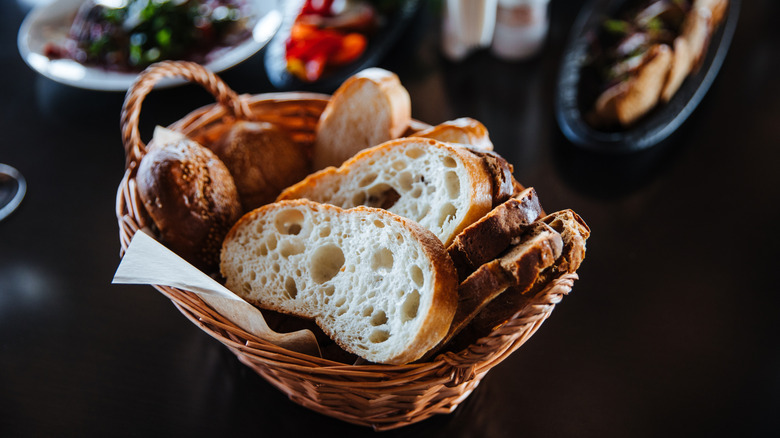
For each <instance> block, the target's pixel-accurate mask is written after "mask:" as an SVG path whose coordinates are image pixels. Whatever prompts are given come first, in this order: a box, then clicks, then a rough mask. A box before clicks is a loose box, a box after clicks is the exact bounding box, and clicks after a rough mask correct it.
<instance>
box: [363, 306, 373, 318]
mask: <svg viewBox="0 0 780 438" xmlns="http://www.w3.org/2000/svg"><path fill="white" fill-rule="evenodd" d="M372 313H374V306H367V307H366V308H364V309H363V316H365V317H369V316H371V314H372Z"/></svg>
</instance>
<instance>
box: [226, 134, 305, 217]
mask: <svg viewBox="0 0 780 438" xmlns="http://www.w3.org/2000/svg"><path fill="white" fill-rule="evenodd" d="M211 149H212V150H213V151H214V153H216V154H217V156H219V158H220V159H221V160H222V162H223V163H225V166H227V168H228V170H229V171H230V174H231V175H233V180H234V181H235V183H236V188H237V189H238V195H239V198H240V200H241V205H242V207H243V208H244V211H251V210H254V209H255V208H257V207H260V206H262V205H265V204H268V203H271V202H273V201H274V200H275V199H276V197H277V196H278V195H279V193H281V191H282V190H283V189H285V188H287V187H289V186H291V185H292V184H295V183H297V182H298V181H300V180H302V179H303V178H305V177H306V176H307V175H308V174H309V171H310V167H311V164H310V160H309V158H308V156H307V153H306V150H305V149H304V148H303V146H301V145H299V144H298V143H296V142H294V141H293V140H292V138H290V136H289V135H288V134H287V132H285V131H284V130H282V129H280V128H278V127H277V126H276V125H274V124H271V123H266V122H250V121H238V122H236V123H235V124H234V125H233V126H232V127H231V128H230V129H229V130H228V131H227V132H225V134H223V135H222V137H220V139H219V140H218V141H217V142H215V143H214V144H213V145H212V146H211Z"/></svg>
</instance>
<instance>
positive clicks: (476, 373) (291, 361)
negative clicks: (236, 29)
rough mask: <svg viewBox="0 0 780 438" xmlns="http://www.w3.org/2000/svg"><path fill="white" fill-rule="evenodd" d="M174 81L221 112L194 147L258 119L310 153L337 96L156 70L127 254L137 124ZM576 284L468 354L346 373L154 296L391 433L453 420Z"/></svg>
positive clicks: (304, 399) (123, 192) (179, 299)
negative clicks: (442, 418)
mask: <svg viewBox="0 0 780 438" xmlns="http://www.w3.org/2000/svg"><path fill="white" fill-rule="evenodd" d="M167 77H183V78H185V79H187V80H189V81H192V82H195V83H198V84H200V85H202V86H203V87H204V88H205V89H206V90H208V91H209V92H210V93H211V94H213V95H214V97H215V98H216V101H217V102H218V103H217V104H213V105H209V106H206V107H203V108H200V109H197V110H195V111H193V112H192V113H190V114H188V115H187V116H185V117H184V118H182V119H180V120H179V121H177V122H176V123H174V124H173V125H171V126H170V128H171V129H174V130H177V131H180V132H183V133H184V134H187V135H190V136H194V137H195V136H206V137H207V136H208V132H209V130H210V129H218V128H219V127H220V126H221V125H223V124H225V123H229V122H230V121H231V120H235V119H249V120H263V121H269V122H272V123H276V124H278V125H279V126H281V127H283V128H284V129H286V130H287V131H288V132H290V133H291V135H292V137H293V139H294V140H295V141H297V142H301V143H305V144H311V143H312V141H313V138H314V130H315V127H316V124H317V120H318V118H319V115H320V113H321V112H322V111H323V109H324V108H325V105H326V104H327V102H328V96H326V95H321V94H314V93H268V94H259V95H251V96H250V95H238V94H236V93H235V92H234V91H232V90H231V89H230V88H229V87H227V86H226V85H225V84H224V83H223V82H222V81H221V80H220V79H219V78H218V77H216V76H215V75H214V74H213V73H211V72H210V71H208V70H206V69H204V68H203V67H201V66H199V65H197V64H194V63H188V62H170V61H166V62H162V63H158V64H155V65H153V66H151V67H149V68H148V69H147V70H145V71H144V72H143V73H142V74H141V75H140V76H139V78H138V80H137V81H136V83H135V84H134V85H133V87H131V88H130V90H128V92H127V95H126V97H125V104H124V106H123V109H122V115H121V129H122V139H123V143H124V147H125V152H126V157H127V167H126V172H125V175H124V178H123V179H122V182H121V184H120V186H119V189H118V192H117V198H116V215H117V220H118V222H119V238H120V243H121V250H122V254H123V253H124V251H125V250H126V249H127V247H128V245H129V244H130V240H131V239H132V237H133V235H134V234H135V232H136V231H138V230H140V229H142V228H147V229H149V228H150V226H151V222H150V220H149V218H148V216H147V215H146V211H145V209H144V206H143V203H142V202H141V200H140V198H139V195H138V191H137V186H136V183H135V175H136V170H137V168H138V164H139V162H140V160H141V159H142V158H143V156H144V154H145V153H146V148H145V145H144V143H143V142H142V141H141V139H140V132H139V130H138V120H139V115H140V111H141V105H142V102H143V99H144V97H146V95H147V94H148V93H149V92H150V91H151V90H152V89H153V88H154V85H155V84H156V83H157V82H158V81H159V80H160V79H162V78H167ZM576 278H577V276H576V274H567V275H563V276H561V277H559V278H556V279H555V280H553V281H551V282H550V284H549V285H547V287H545V288H544V290H542V291H541V292H539V293H538V294H537V295H536V296H534V297H531V298H530V300H529V301H528V304H527V305H526V306H525V307H524V308H523V309H521V310H520V311H519V312H518V313H517V314H515V315H514V317H513V318H512V319H511V320H510V321H509V322H507V323H506V324H504V325H503V326H501V327H500V328H498V329H496V330H494V331H493V332H492V333H491V334H490V335H488V336H486V337H484V338H482V339H480V340H479V341H477V342H476V343H474V344H472V345H471V346H469V347H468V348H466V349H464V350H463V351H460V352H457V353H453V352H447V353H444V354H441V355H438V356H437V357H435V358H434V359H433V360H432V361H430V362H424V363H413V364H407V365H378V364H365V365H346V364H343V363H339V362H334V361H331V360H327V359H322V358H319V357H314V356H309V355H306V354H302V353H297V352H292V351H289V350H286V349H284V348H281V347H278V346H276V345H273V344H271V343H269V342H266V341H264V340H262V339H259V338H257V337H255V336H253V335H251V334H249V333H247V332H245V331H244V330H243V329H241V328H239V327H237V326H235V325H234V324H233V323H231V322H230V321H228V320H227V319H225V318H224V317H222V316H221V315H220V314H218V313H217V312H215V311H214V310H213V309H211V308H210V307H209V306H207V305H206V304H205V303H204V302H203V301H201V300H200V299H199V298H198V296H197V295H196V294H194V293H192V292H189V291H186V290H181V289H176V288H172V287H168V286H157V285H156V286H155V288H156V289H157V290H159V291H160V292H161V293H163V294H164V295H165V296H167V297H168V298H169V299H170V300H171V301H172V302H173V304H174V305H175V306H176V307H177V308H178V310H179V311H180V312H181V313H182V314H183V315H184V316H186V317H187V318H188V319H189V320H190V321H191V322H192V323H193V324H195V325H196V326H198V327H200V328H201V329H202V330H203V331H204V332H206V333H208V334H209V335H211V336H212V337H213V338H215V339H217V340H218V341H220V342H221V343H222V344H224V345H225V346H226V347H227V348H229V349H230V350H231V351H232V352H233V353H234V354H235V355H236V356H237V357H238V359H239V360H240V361H241V362H242V363H244V364H245V365H246V366H248V367H250V368H251V369H253V370H254V371H255V372H257V373H258V374H259V375H260V376H262V377H263V378H265V379H266V380H268V381H269V382H270V383H271V384H272V385H273V386H275V387H276V388H278V389H279V390H280V391H282V392H283V393H284V394H286V395H287V396H288V398H289V399H290V400H292V401H293V402H295V403H298V404H300V405H302V406H305V407H307V408H309V409H311V410H314V411H317V412H320V413H323V414H325V415H329V416H331V417H335V418H338V419H341V420H343V421H347V422H350V423H354V424H359V425H364V426H370V427H373V428H374V429H376V430H386V429H393V428H397V427H401V426H404V425H408V424H412V423H415V422H418V421H421V420H423V419H426V418H428V417H430V416H432V415H434V414H439V413H450V412H452V411H453V410H454V409H455V408H456V407H457V406H458V405H459V404H460V403H461V402H462V401H463V400H465V399H466V397H468V396H469V394H471V392H472V391H473V390H474V389H475V388H476V386H477V385H478V384H479V382H480V380H481V379H482V378H483V377H484V376H485V374H486V373H487V372H488V371H489V370H490V369H491V368H493V367H494V366H496V365H498V364H499V363H501V362H502V361H503V360H504V359H505V358H506V357H507V356H509V355H510V354H511V353H512V352H514V351H515V350H517V349H518V348H519V347H520V346H521V345H522V344H523V343H525V341H526V340H528V338H530V337H531V336H532V335H533V334H534V333H535V332H536V330H537V329H539V327H540V326H541V324H542V323H543V322H544V320H545V319H546V318H547V317H548V316H549V315H550V313H551V312H552V310H553V309H554V307H555V305H556V304H557V303H558V302H560V301H561V299H562V298H563V296H564V295H566V294H568V293H569V291H570V290H571V288H572V286H573V283H574V280H575V279H576Z"/></svg>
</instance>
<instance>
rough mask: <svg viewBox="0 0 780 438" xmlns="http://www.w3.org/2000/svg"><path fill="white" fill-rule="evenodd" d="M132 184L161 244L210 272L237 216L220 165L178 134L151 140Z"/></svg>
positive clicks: (233, 194)
mask: <svg viewBox="0 0 780 438" xmlns="http://www.w3.org/2000/svg"><path fill="white" fill-rule="evenodd" d="M136 182H137V184H138V194H139V196H140V198H141V200H142V201H143V204H144V207H146V211H147V212H148V213H149V216H151V218H152V221H153V222H154V224H155V226H156V227H157V229H158V230H159V237H160V240H161V242H162V243H163V244H165V245H166V246H168V248H170V249H171V250H172V251H173V252H175V253H177V254H178V255H179V256H181V257H182V258H184V259H185V260H187V261H189V262H190V263H192V264H193V265H194V266H195V267H197V268H199V269H201V270H203V271H204V272H207V273H213V272H215V271H216V270H217V268H218V266H219V251H220V247H221V245H222V239H223V238H224V237H225V234H227V232H228V230H230V227H231V226H233V224H234V223H235V222H236V221H237V220H238V218H239V217H240V216H241V205H240V202H239V200H238V191H237V190H236V186H235V183H234V182H233V178H232V176H231V175H230V172H229V171H228V170H227V168H226V167H225V165H224V164H223V163H222V161H220V160H219V158H218V157H217V156H216V155H215V154H214V153H213V152H211V151H210V150H208V149H207V148H205V147H203V146H201V145H200V144H198V143H196V142H194V141H191V140H188V139H186V138H184V137H183V136H182V137H179V138H175V137H174V138H173V139H172V141H170V142H165V143H163V142H159V143H158V142H155V141H154V140H153V141H152V142H150V144H149V146H148V148H147V153H146V155H144V157H143V158H142V159H141V163H140V164H139V166H138V174H137V175H136Z"/></svg>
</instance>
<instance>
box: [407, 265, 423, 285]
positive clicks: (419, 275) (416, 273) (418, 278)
mask: <svg viewBox="0 0 780 438" xmlns="http://www.w3.org/2000/svg"><path fill="white" fill-rule="evenodd" d="M409 274H411V276H412V281H413V282H414V284H416V285H417V287H422V285H423V284H424V283H425V275H423V270H422V269H421V268H420V267H419V266H417V265H412V267H411V268H409Z"/></svg>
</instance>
